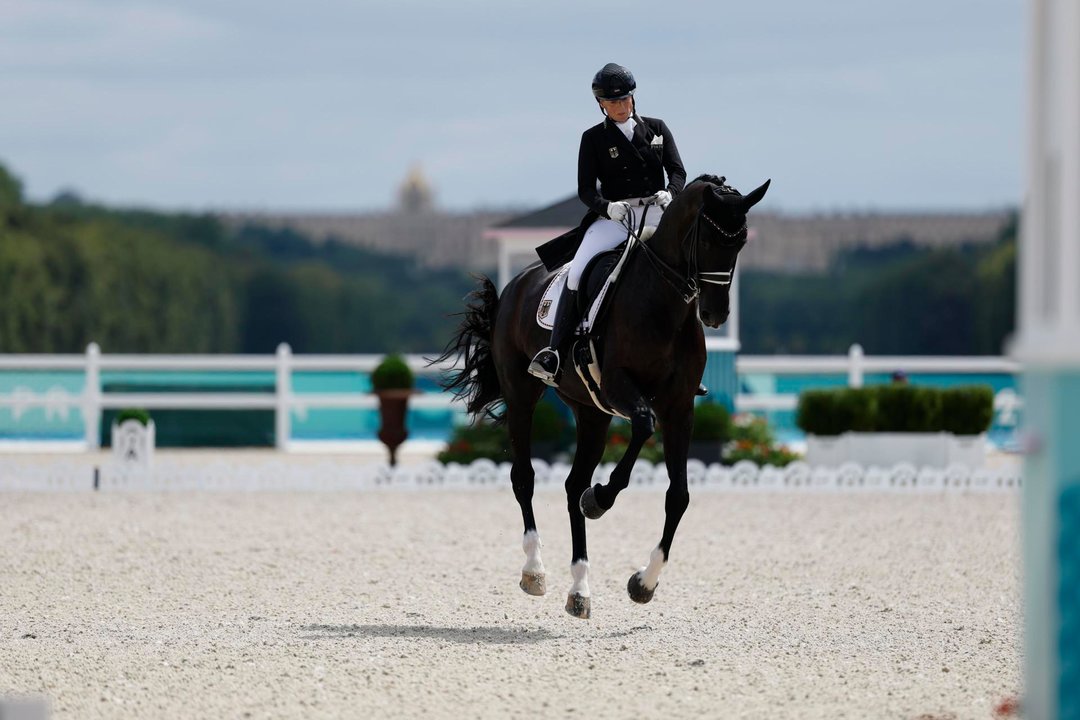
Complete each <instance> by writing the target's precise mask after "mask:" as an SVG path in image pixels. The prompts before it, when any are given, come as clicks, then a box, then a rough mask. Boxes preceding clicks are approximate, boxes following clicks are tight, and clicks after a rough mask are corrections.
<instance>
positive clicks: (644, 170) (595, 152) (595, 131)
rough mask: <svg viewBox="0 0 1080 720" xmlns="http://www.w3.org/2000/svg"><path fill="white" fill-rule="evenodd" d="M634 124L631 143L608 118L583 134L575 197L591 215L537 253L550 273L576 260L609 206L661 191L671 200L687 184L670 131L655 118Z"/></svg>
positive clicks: (640, 120)
mask: <svg viewBox="0 0 1080 720" xmlns="http://www.w3.org/2000/svg"><path fill="white" fill-rule="evenodd" d="M637 119H638V123H637V125H636V126H635V127H634V133H633V138H632V140H627V139H626V136H625V135H623V133H622V130H620V129H619V128H618V127H616V125H615V123H614V122H612V121H611V120H610V119H607V118H605V119H604V122H602V123H600V124H599V125H595V126H593V127H591V128H589V129H588V130H586V131H585V132H584V133H582V135H581V149H580V150H579V151H578V197H579V198H581V202H583V203H585V205H586V207H588V208H589V212H588V213H587V214H586V215H585V217H584V218H582V220H581V224H580V225H578V226H577V227H576V228H574V229H573V230H571V231H570V232H568V233H565V234H563V235H560V236H559V237H557V238H555V239H554V240H549V241H548V242H546V243H544V244H543V245H541V246H540V247H538V248H537V249H536V254H537V255H539V256H540V259H541V260H542V261H543V263H544V266H545V267H546V268H547V269H548V270H554V269H556V268H558V267H559V266H561V265H563V264H565V263H566V262H568V261H569V260H570V259H571V258H573V257H574V253H576V252H577V249H578V246H580V245H581V240H582V238H583V237H585V231H586V230H588V228H589V226H590V225H592V224H593V223H594V222H595V221H596V220H597V219H599V218H606V217H607V206H608V203H610V202H614V201H616V200H622V199H624V198H637V197H648V196H649V195H652V194H654V193H657V192H659V191H660V190H665V189H666V190H667V191H668V192H669V193H671V195H672V197H674V196H675V195H677V194H679V192H680V191H681V190H682V189H683V186H684V185H685V184H686V170H685V169H684V168H683V164H682V158H680V157H679V149H678V148H677V147H676V146H675V138H674V137H672V135H671V130H669V129H668V126H667V125H666V124H665V123H664V121H663V120H661V119H659V118H650V117H642V118H637ZM665 171H667V184H666V185H665V184H664V172H665Z"/></svg>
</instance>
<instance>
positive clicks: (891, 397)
mask: <svg viewBox="0 0 1080 720" xmlns="http://www.w3.org/2000/svg"><path fill="white" fill-rule="evenodd" d="M993 419H994V391H993V390H992V389H991V388H990V386H988V385H970V386H961V387H955V388H949V389H940V388H930V387H919V386H913V385H899V384H893V385H875V386H871V387H866V388H837V389H833V390H807V391H804V392H803V393H802V394H801V395H800V396H799V407H798V412H797V416H796V424H797V425H798V426H799V428H801V429H802V430H803V432H805V433H808V434H810V435H839V434H841V433H844V432H849V431H850V432H922V433H932V432H949V433H954V434H956V435H978V434H979V433H982V432H985V431H986V430H988V429H989V428H990V425H991V423H992V422H993Z"/></svg>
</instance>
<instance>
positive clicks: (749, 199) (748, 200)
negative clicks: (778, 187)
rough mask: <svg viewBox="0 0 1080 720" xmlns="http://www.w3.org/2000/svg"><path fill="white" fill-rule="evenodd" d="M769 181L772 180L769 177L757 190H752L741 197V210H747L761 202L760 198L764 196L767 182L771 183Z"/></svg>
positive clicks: (767, 186)
mask: <svg viewBox="0 0 1080 720" xmlns="http://www.w3.org/2000/svg"><path fill="white" fill-rule="evenodd" d="M771 182H772V178H769V179H768V180H766V181H765V183H764V184H763V185H762V186H761V187H759V188H758V189H757V190H754V191H753V192H751V193H750V194H749V195H747V196H746V197H744V198H743V199H742V205H743V211H744V212H749V211H750V208H752V207H754V206H755V205H757V204H758V203H759V202H761V198H763V197H765V193H766V192H767V191H768V189H769V183H771Z"/></svg>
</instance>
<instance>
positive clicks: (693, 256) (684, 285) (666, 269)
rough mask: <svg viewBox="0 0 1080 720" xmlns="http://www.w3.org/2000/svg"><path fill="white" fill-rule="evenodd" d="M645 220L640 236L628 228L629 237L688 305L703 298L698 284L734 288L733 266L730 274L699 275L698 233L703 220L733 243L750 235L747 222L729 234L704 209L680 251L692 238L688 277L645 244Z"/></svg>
mask: <svg viewBox="0 0 1080 720" xmlns="http://www.w3.org/2000/svg"><path fill="white" fill-rule="evenodd" d="M651 204H652V202H649V203H647V204H646V205H645V209H646V210H647V209H648V206H649V205H651ZM641 218H642V220H641V228H640V229H639V230H638V232H637V233H635V232H634V230H633V228H632V227H629V226H628V227H627V231H628V233H629V237H630V238H633V239H634V240H636V241H637V244H638V245H640V246H641V248H642V249H643V250H644V251H645V257H647V258H648V259H649V262H651V263H652V265H653V267H654V268H656V270H657V272H658V273H660V277H662V278H663V279H664V280H665V281H666V282H667V283H668V284H669V285H671V287H673V288H674V289H675V292H677V293H679V296H680V297H681V298H682V299H683V302H685V303H686V304H687V305H689V304H690V303H692V302H693V301H694V300H695V299H697V297H698V295H700V294H701V286H700V285H699V284H698V283H699V282H701V283H709V284H711V285H730V284H731V280H732V277H734V275H735V266H734V264H732V266H731V269H730V270H714V271H702V272H698V269H697V250H698V233H699V231H700V228H701V221H702V218H704V219H705V221H706V222H708V223H709V224H710V225H711V226H712V227H713V228H715V229H716V230H717V231H718V232H719V233H720V234H721V235H722V236H724V237H725V238H727V239H729V240H737V239H739V238H740V237H742V236H743V235H744V234H745V233H746V223H745V222H744V223H743V226H742V227H741V228H739V229H738V230H736V231H734V232H728V231H726V230H724V229H723V228H721V227H720V226H719V225H718V224H717V223H716V221H715V220H713V219H712V218H711V217H709V216H708V215H706V214H705V208H704V207H703V208H702V209H701V210H699V211H698V214H697V217H696V218H695V219H694V224H693V225H691V226H690V229H689V230H687V231H686V234H685V235H683V238H682V241H681V242H680V247H681V246H683V245H685V244H686V242H687V238H689V242H690V257H689V259H688V267H687V273H686V276H685V277H684V276H683V275H682V273H680V272H679V271H678V270H676V269H675V268H673V267H671V266H670V265H668V264H667V263H666V262H664V261H663V260H662V259H661V258H660V256H659V255H657V253H656V251H655V250H654V249H653V248H652V247H651V246H650V244H649V243H647V242H642V240H641V237H640V235H641V232H642V230H644V229H645V212H644V211H643V212H642V213H641Z"/></svg>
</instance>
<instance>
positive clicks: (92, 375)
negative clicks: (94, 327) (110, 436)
mask: <svg viewBox="0 0 1080 720" xmlns="http://www.w3.org/2000/svg"><path fill="white" fill-rule="evenodd" d="M85 378H86V384H85V385H84V386H83V406H82V411H83V425H84V426H85V427H86V448H87V449H88V450H97V449H98V448H100V447H101V348H100V347H99V346H98V344H97V343H90V344H89V345H87V346H86V373H85Z"/></svg>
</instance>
